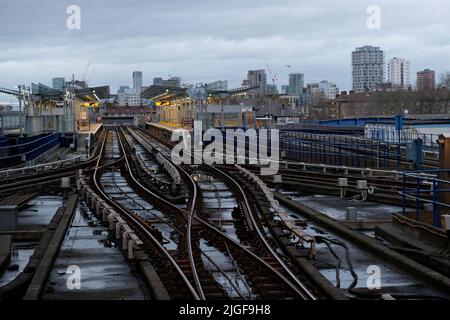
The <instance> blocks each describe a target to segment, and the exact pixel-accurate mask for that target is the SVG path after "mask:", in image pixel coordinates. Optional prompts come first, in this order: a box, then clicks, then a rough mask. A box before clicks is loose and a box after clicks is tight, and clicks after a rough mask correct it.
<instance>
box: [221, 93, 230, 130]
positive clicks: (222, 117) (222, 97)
mask: <svg viewBox="0 0 450 320" xmlns="http://www.w3.org/2000/svg"><path fill="white" fill-rule="evenodd" d="M229 96H230V94H229V93H228V92H221V93H219V97H220V102H221V119H220V124H221V129H222V131H224V130H225V125H224V123H225V115H224V110H223V100H224V99H227V104H228V97H229Z"/></svg>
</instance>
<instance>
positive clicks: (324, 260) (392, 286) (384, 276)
mask: <svg viewBox="0 0 450 320" xmlns="http://www.w3.org/2000/svg"><path fill="white" fill-rule="evenodd" d="M284 194H290V193H284ZM290 195H291V196H292V194H290ZM304 198H305V197H295V196H294V197H293V199H294V200H295V201H298V202H301V203H302V204H303V205H307V206H309V203H308V202H307V201H306V202H304V201H303V200H304ZM317 199H322V198H320V197H318V198H316V201H318V200H317ZM282 207H283V208H284V209H285V210H286V211H287V212H288V213H289V215H290V216H291V217H292V218H294V219H295V220H297V221H298V222H299V223H302V225H303V224H304V225H305V226H304V230H305V232H306V233H307V234H308V235H311V236H322V237H325V238H328V239H337V240H339V241H341V242H344V243H345V244H346V245H347V247H348V250H349V253H350V259H351V264H352V265H353V269H354V272H355V273H356V274H357V277H358V282H357V284H356V288H364V289H367V288H368V287H369V286H370V285H371V284H373V282H372V281H371V279H372V278H371V277H370V276H371V275H372V273H373V271H371V270H370V268H371V267H372V266H375V268H379V271H380V284H381V289H382V290H383V293H391V294H393V295H398V296H399V297H400V296H405V297H407V296H408V295H409V296H425V297H430V298H432V297H446V298H449V297H448V296H447V295H446V294H445V293H442V292H440V291H439V290H437V289H434V288H431V287H430V286H429V285H427V284H426V283H424V282H423V281H421V280H419V279H417V278H416V277H414V276H412V275H409V274H406V273H405V272H404V271H403V270H400V269H398V268H397V267H396V266H394V265H391V264H390V263H388V262H387V261H384V260H382V259H380V258H378V257H376V256H374V255H372V254H371V253H369V252H367V251H365V250H363V249H361V248H360V247H358V246H356V245H355V244H353V243H351V242H349V241H347V240H345V239H343V238H341V237H339V236H338V235H336V234H334V233H332V232H329V231H327V230H325V229H324V228H322V227H320V226H318V225H317V224H315V223H314V222H311V221H309V220H307V219H306V218H305V217H303V216H302V215H300V214H299V213H297V212H295V211H293V210H292V209H290V208H288V207H286V206H282ZM324 208H326V206H322V210H325V209H324ZM367 208H370V206H368V207H365V210H368V209H367ZM324 213H326V212H324ZM368 232H369V233H371V231H368ZM330 245H331V248H332V249H333V250H334V251H335V253H336V254H337V255H338V257H339V258H340V259H341V266H340V271H339V277H340V288H342V290H343V292H344V293H345V294H346V295H347V296H349V297H353V298H355V297H356V296H355V295H354V294H352V293H350V292H348V291H347V288H348V287H349V286H350V284H351V283H352V282H353V280H354V278H353V276H352V274H351V272H350V267H349V264H348V262H347V259H346V251H345V249H344V248H343V247H342V246H339V245H336V244H330ZM312 263H313V265H315V266H316V267H317V268H318V269H319V271H320V272H321V273H322V274H323V275H324V276H325V277H326V278H327V279H328V280H329V281H330V282H331V283H333V285H336V283H337V278H336V269H335V266H336V263H337V259H336V258H335V257H334V256H333V255H332V253H331V252H330V250H329V249H328V248H327V246H326V245H325V244H324V243H319V244H317V254H316V259H315V261H312ZM368 280H369V284H368Z"/></svg>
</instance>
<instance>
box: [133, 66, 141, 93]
mask: <svg viewBox="0 0 450 320" xmlns="http://www.w3.org/2000/svg"><path fill="white" fill-rule="evenodd" d="M141 88H142V71H134V72H133V89H134V91H135V92H138V93H140V92H141Z"/></svg>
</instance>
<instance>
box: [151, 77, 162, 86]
mask: <svg viewBox="0 0 450 320" xmlns="http://www.w3.org/2000/svg"><path fill="white" fill-rule="evenodd" d="M162 84H163V78H160V77H156V78H153V85H154V86H162Z"/></svg>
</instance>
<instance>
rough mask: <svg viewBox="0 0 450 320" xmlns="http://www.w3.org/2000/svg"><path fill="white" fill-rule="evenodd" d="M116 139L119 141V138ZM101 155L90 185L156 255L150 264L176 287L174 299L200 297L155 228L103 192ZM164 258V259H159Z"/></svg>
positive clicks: (101, 152)
mask: <svg viewBox="0 0 450 320" xmlns="http://www.w3.org/2000/svg"><path fill="white" fill-rule="evenodd" d="M110 134H111V136H112V139H114V137H117V133H116V132H114V133H113V132H111V133H110ZM106 138H107V136H105V139H104V141H103V143H102V147H101V151H100V155H102V154H103V151H104V149H105V145H106ZM117 141H119V142H120V140H119V139H117ZM102 160H103V157H102V156H100V157H98V159H97V163H96V166H95V169H94V173H93V177H92V187H93V189H94V191H95V192H96V193H97V194H98V195H100V196H101V197H102V199H103V200H105V201H106V202H107V203H108V204H109V205H110V206H111V207H112V208H114V209H115V210H116V212H118V213H119V214H120V215H121V216H122V217H123V218H124V219H125V221H127V222H128V223H130V225H131V226H132V227H133V229H134V230H135V232H136V233H137V234H138V235H139V236H140V238H141V239H143V241H144V243H146V249H147V250H148V251H149V256H150V257H158V259H152V264H153V265H154V266H155V267H156V269H157V270H159V271H161V272H159V274H160V275H161V276H163V277H164V278H165V279H163V281H164V280H166V282H165V284H166V286H167V287H168V288H169V287H171V288H177V290H176V291H171V293H172V295H171V296H172V297H173V298H175V299H177V298H178V299H195V300H199V299H201V297H200V296H199V295H198V293H197V291H196V289H195V288H194V287H193V286H192V285H191V283H190V282H189V280H188V278H187V277H186V275H185V273H184V272H183V271H182V270H181V268H180V266H179V265H178V263H177V262H176V261H175V259H174V258H173V257H172V255H171V253H170V252H169V251H168V250H167V249H166V248H165V247H164V246H163V245H162V244H161V241H160V240H159V239H158V238H157V237H156V236H155V230H154V229H153V228H151V227H150V226H149V225H148V224H147V223H145V220H144V219H140V218H139V217H138V216H136V215H135V214H133V213H132V212H131V211H130V210H128V209H127V208H125V207H124V206H122V205H120V204H118V203H117V202H116V201H114V200H113V199H112V198H111V197H109V196H108V194H107V193H105V191H104V188H103V186H102V183H101V176H102V174H103V171H104V170H105V169H106V168H107V167H106V166H102ZM127 161H128V160H127V158H126V157H125V162H126V163H127V166H128V162H127ZM161 258H164V259H161Z"/></svg>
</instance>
